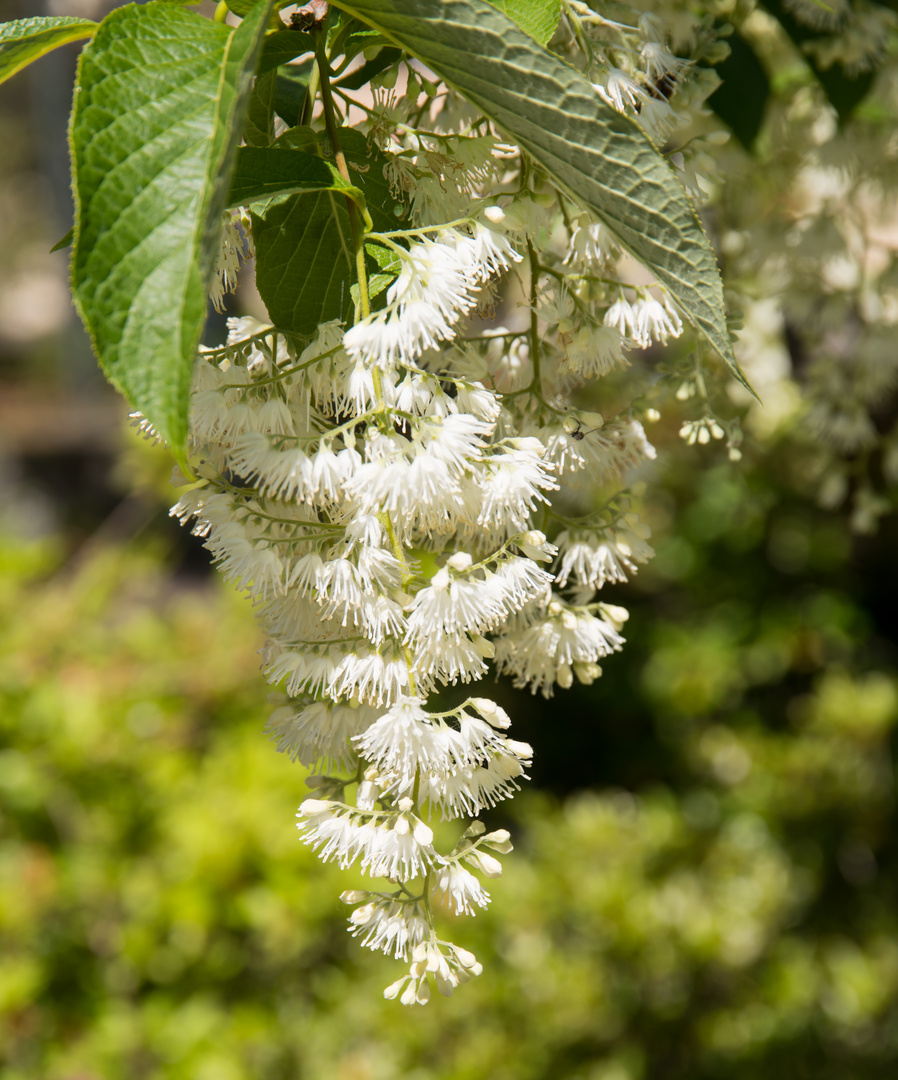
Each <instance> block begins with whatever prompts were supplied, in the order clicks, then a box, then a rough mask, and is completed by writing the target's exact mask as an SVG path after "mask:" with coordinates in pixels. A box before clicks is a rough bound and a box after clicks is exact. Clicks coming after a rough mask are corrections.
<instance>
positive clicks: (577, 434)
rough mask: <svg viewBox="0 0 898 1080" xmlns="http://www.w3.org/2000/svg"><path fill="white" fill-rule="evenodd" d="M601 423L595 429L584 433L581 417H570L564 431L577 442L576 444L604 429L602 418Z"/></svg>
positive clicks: (566, 421) (565, 423)
mask: <svg viewBox="0 0 898 1080" xmlns="http://www.w3.org/2000/svg"><path fill="white" fill-rule="evenodd" d="M599 421H600V422H599V423H598V424H596V426H595V427H591V428H589V429H588V430H586V431H584V429H583V421H582V420H581V418H580V417H579V416H569V417H568V418H567V419H566V420H565V422H564V430H565V431H566V432H567V434H568V435H569V436H570V437H571V438H572V439H574V440H575V442H580V441H581V440H583V439H585V438H586V436H587V435H592V434H593V433H594V432H596V431H598V430H599V428H601V427H602V423H601V417H600V418H599Z"/></svg>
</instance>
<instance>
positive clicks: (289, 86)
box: [274, 60, 314, 127]
mask: <svg viewBox="0 0 898 1080" xmlns="http://www.w3.org/2000/svg"><path fill="white" fill-rule="evenodd" d="M313 64H314V60H308V61H306V62H305V63H302V64H290V65H288V66H287V67H283V68H281V69H280V70H279V71H278V74H277V81H276V83H275V90H274V111H275V112H276V113H277V114H278V116H279V117H280V118H281V119H282V120H283V121H284V123H286V124H289V125H290V127H296V125H297V124H298V123H299V121H300V118H301V116H302V107H303V104H304V103H305V100H306V94H307V92H308V89H309V75H310V74H311V72H312V65H313Z"/></svg>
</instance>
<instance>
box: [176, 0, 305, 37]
mask: <svg viewBox="0 0 898 1080" xmlns="http://www.w3.org/2000/svg"><path fill="white" fill-rule="evenodd" d="M163 2H165V0H163ZM178 2H179V3H183V2H184V0H178ZM194 2H195V0H194ZM258 3H259V0H228V9H229V10H230V11H233V13H234V14H235V15H239V17H240V18H241V19H245V18H246V17H247V15H250V14H252V12H253V11H255V8H256V5H257V4H258ZM289 3H291V0H276V2H275V3H274V4H273V5H269V8H270V11H269V15H268V24H267V25H268V27H269V29H272V30H282V29H283V28H284V24H283V22H282V21H281V19H280V18H279V17H278V15H277V9H278V8H282V7H286V5H287V4H289Z"/></svg>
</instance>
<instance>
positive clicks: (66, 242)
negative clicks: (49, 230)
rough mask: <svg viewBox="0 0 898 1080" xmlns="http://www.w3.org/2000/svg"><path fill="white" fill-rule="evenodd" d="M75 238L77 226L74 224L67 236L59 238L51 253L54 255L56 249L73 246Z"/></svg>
mask: <svg viewBox="0 0 898 1080" xmlns="http://www.w3.org/2000/svg"><path fill="white" fill-rule="evenodd" d="M74 239H75V226H74V225H73V226H72V227H71V229H69V231H68V232H67V233H66V234H65V236H64V237H63V238H62V239H61V240H57V241H56V243H55V244H54V245H53V247H51V248H50V254H51V255H52V254H53V252H54V251H64V250H65V249H66V248H67V247H70V246H71V244H72V241H73V240H74Z"/></svg>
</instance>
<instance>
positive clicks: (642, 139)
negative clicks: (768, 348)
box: [334, 0, 747, 385]
mask: <svg viewBox="0 0 898 1080" xmlns="http://www.w3.org/2000/svg"><path fill="white" fill-rule="evenodd" d="M334 3H335V5H336V6H337V7H340V8H342V9H343V10H345V11H348V12H349V13H350V14H352V15H355V16H356V17H357V18H359V19H362V20H363V21H364V22H367V23H368V24H369V25H370V26H373V27H374V28H375V29H377V30H379V31H380V32H381V33H382V34H383V35H384V36H385V37H387V38H388V39H389V40H391V41H393V42H394V43H395V44H396V45H399V46H401V47H402V48H403V49H406V50H407V51H408V52H410V53H412V54H413V55H414V56H416V57H418V59H420V60H422V61H423V62H424V63H425V64H426V65H427V66H428V67H429V68H431V69H432V70H433V71H434V72H436V73H437V74H438V75H439V76H440V78H442V79H444V80H445V81H446V82H447V83H448V84H449V85H450V86H453V87H455V88H456V89H457V90H458V91H459V92H460V93H462V94H463V95H464V96H465V97H466V98H467V99H468V100H469V101H471V102H472V103H473V104H474V105H476V106H477V108H479V109H481V110H482V111H483V113H484V114H485V115H486V116H488V117H490V118H491V119H492V120H494V121H495V122H496V123H497V124H498V125H499V126H500V127H502V128H503V129H504V130H505V131H507V132H508V133H509V134H510V135H511V136H512V138H513V139H514V140H515V141H516V142H517V143H518V144H519V145H520V146H521V147H523V149H524V150H526V151H527V153H528V154H530V155H531V157H532V158H533V159H534V160H535V161H536V162H538V163H539V165H540V166H542V168H543V169H544V170H545V171H546V172H547V174H548V175H549V176H550V177H551V179H552V181H553V183H555V184H556V185H557V186H558V187H559V188H561V189H562V190H564V191H566V192H568V193H569V194H570V195H571V197H572V198H574V199H575V200H576V201H577V202H578V203H580V204H581V205H583V206H585V207H588V208H589V209H590V210H591V211H592V212H593V213H594V214H595V215H596V216H597V217H598V218H600V219H601V220H602V221H603V222H605V224H606V225H607V226H608V227H609V228H610V229H611V230H612V232H613V233H614V234H615V235H616V236H617V237H618V239H619V240H620V242H621V244H622V245H623V246H624V248H626V249H627V250H629V251H630V252H631V253H632V254H633V255H634V256H635V257H636V258H637V259H638V260H639V261H640V262H642V263H643V264H644V265H645V266H646V267H648V268H649V269H650V270H651V272H652V273H653V274H654V275H655V276H656V277H657V278H658V280H659V281H661V282H663V284H664V285H666V286H667V287H668V289H670V292H671V294H672V295H673V297H674V298H675V300H676V301H677V303H678V304H679V306H680V307H681V309H682V310H683V311H684V313H685V314H686V315H687V317H688V318H689V319H691V321H692V322H693V323H694V324H695V325H696V327H697V328H698V329H699V331H700V332H701V333H702V334H703V335H704V336H705V337H706V338H707V340H708V341H709V342H710V343H711V345H712V346H713V347H714V348H715V349H716V350H717V352H719V353H720V355H721V356H722V357H723V359H724V361H725V362H726V364H727V366H728V367H729V369H730V370H731V371H732V372H733V374H734V375H735V376H736V377H737V378H738V379H740V381H742V382H743V383H744V382H745V377H744V376H743V374H742V372H741V371H740V369H739V366H738V364H737V363H736V358H735V356H734V354H733V347H732V343H731V341H730V337H729V333H728V331H727V326H726V316H725V311H724V302H723V287H722V283H721V279H720V272H719V270H718V267H717V261H716V259H715V257H714V252H713V251H712V249H711V244H710V242H709V240H708V237H707V236H706V234H705V232H704V229H703V228H702V225H701V222H700V221H699V219H698V216H697V214H696V212H695V208H694V207H693V205H692V201H691V200H690V198H689V197H688V195H687V194H686V193H685V191H684V190H683V188H682V187H681V186H680V183H679V181H678V180H677V178H676V176H675V174H674V172H673V170H672V169H671V167H670V166H669V165H668V163H667V162H666V161H665V159H664V158H663V157H662V156H661V155H660V154H659V153H658V151H657V150H656V149H655V147H654V146H653V145H652V143H651V142H650V141H649V139H648V138H647V137H646V135H645V134H644V133H643V132H642V130H641V129H640V128H639V126H638V125H637V124H636V123H635V122H634V121H632V120H630V119H629V118H628V117H626V116H622V115H621V114H619V113H617V112H615V111H614V110H613V109H611V108H610V107H609V106H607V105H605V104H604V102H602V100H601V99H600V98H599V97H598V96H597V94H596V92H595V91H594V90H593V88H592V86H591V85H590V83H589V82H588V81H587V80H586V79H585V78H584V77H583V76H582V75H581V74H580V73H579V72H578V71H576V70H575V69H574V68H572V67H570V66H569V65H568V64H566V63H564V62H563V61H562V60H560V59H558V57H556V56H554V55H553V54H552V53H550V52H548V51H547V50H545V49H543V48H541V47H540V46H539V45H538V44H537V43H536V42H535V41H534V40H533V38H531V37H528V36H527V35H526V34H524V33H523V32H522V31H521V30H519V29H518V27H517V26H516V25H515V24H514V23H513V22H511V21H510V20H509V19H508V18H507V17H506V16H505V15H503V14H502V12H500V11H497V10H496V8H495V7H493V6H492V5H491V4H490V3H488V2H487V0H334ZM746 385H747V384H746Z"/></svg>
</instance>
